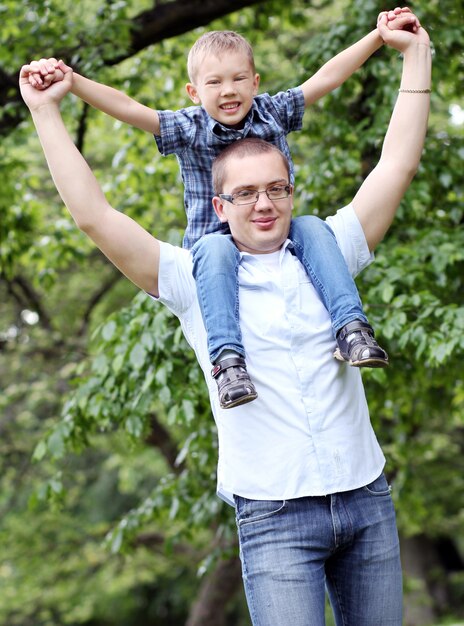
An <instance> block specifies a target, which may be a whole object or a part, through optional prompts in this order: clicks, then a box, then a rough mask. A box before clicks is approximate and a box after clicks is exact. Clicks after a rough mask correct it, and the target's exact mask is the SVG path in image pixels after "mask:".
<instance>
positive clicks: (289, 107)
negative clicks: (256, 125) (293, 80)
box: [271, 87, 305, 133]
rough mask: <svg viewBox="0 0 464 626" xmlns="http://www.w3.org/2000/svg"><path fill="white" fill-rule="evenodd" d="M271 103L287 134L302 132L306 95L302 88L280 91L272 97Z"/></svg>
mask: <svg viewBox="0 0 464 626" xmlns="http://www.w3.org/2000/svg"><path fill="white" fill-rule="evenodd" d="M271 101H272V105H273V107H274V109H275V111H276V113H277V116H278V118H279V121H280V124H281V126H282V128H283V129H284V131H285V132H286V133H291V132H292V131H294V130H301V127H302V124H303V115H304V112H305V103H304V95H303V91H302V89H301V87H295V88H293V89H287V91H280V92H279V93H276V94H275V95H274V96H271Z"/></svg>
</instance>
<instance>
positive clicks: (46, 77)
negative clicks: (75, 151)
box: [29, 58, 160, 135]
mask: <svg viewBox="0 0 464 626" xmlns="http://www.w3.org/2000/svg"><path fill="white" fill-rule="evenodd" d="M29 67H30V68H31V78H30V82H31V84H32V85H33V86H35V87H38V88H42V89H44V88H47V87H48V86H49V85H50V84H51V83H53V82H56V81H59V80H62V78H63V75H64V72H65V71H66V70H69V69H71V68H69V67H68V66H67V65H66V64H65V63H64V62H63V61H57V60H56V59H54V58H50V59H40V60H39V61H32V62H31V64H30V66H29ZM71 92H72V93H73V94H75V95H76V96H78V97H79V98H81V99H82V100H84V102H87V103H88V104H90V105H91V106H93V107H94V108H95V109H99V110H100V111H103V113H106V114H107V115H111V117H114V118H116V119H117V120H120V121H121V122H125V123H126V124H130V125H131V126H135V127H136V128H140V129H141V130H145V131H147V132H149V133H151V134H153V135H158V134H159V131H160V126H159V117H158V113H157V112H156V111H155V110H154V109H151V108H150V107H147V106H145V105H144V104H140V102H137V101H136V100H134V99H133V98H131V97H129V96H128V95H126V94H125V93H123V92H122V91H118V90H117V89H114V88H113V87H109V86H107V85H103V84H102V83H97V82H96V81H94V80H90V79H89V78H85V76H81V75H80V74H76V73H74V74H73V81H72V87H71Z"/></svg>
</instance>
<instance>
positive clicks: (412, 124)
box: [353, 16, 432, 250]
mask: <svg viewBox="0 0 464 626" xmlns="http://www.w3.org/2000/svg"><path fill="white" fill-rule="evenodd" d="M378 28H379V30H380V34H381V35H382V38H383V40H384V41H385V43H387V44H388V45H389V46H391V47H392V48H395V49H396V50H399V51H400V52H402V54H403V74H402V79H401V87H400V90H399V93H398V99H397V101H396V104H395V108H394V110H393V114H392V116H391V119H390V123H389V125H388V130H387V133H386V135H385V139H384V143H383V148H382V154H381V157H380V160H379V162H378V164H377V166H376V167H375V168H374V169H373V170H372V172H371V173H370V174H369V176H368V177H367V178H366V180H365V181H364V183H363V184H362V185H361V188H360V189H359V191H358V193H357V194H356V196H355V197H354V200H353V206H354V209H355V211H356V214H357V216H358V218H359V220H360V222H361V225H362V227H363V230H364V233H365V235H366V240H367V243H368V245H369V248H370V249H371V250H373V249H374V248H375V247H376V245H377V244H378V243H379V242H380V241H381V240H382V239H383V237H384V235H385V233H386V232H387V230H388V228H389V226H390V224H391V223H392V221H393V218H394V216H395V212H396V210H397V208H398V206H399V203H400V202H401V199H402V197H403V195H404V194H405V192H406V190H407V188H408V187H409V185H410V183H411V181H412V179H413V178H414V175H415V173H416V171H417V168H418V166H419V162H420V158H421V154H422V148H423V145H424V139H425V135H426V132H427V121H428V115H429V108H430V81H431V66H432V62H431V53H430V40H429V36H428V34H427V33H426V31H425V30H424V29H423V28H422V27H421V28H419V30H418V31H417V32H415V33H411V32H408V31H406V30H394V31H390V30H389V29H388V26H387V18H386V17H385V16H384V17H383V18H382V19H381V20H380V21H379V25H378Z"/></svg>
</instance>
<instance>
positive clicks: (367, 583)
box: [20, 15, 431, 626]
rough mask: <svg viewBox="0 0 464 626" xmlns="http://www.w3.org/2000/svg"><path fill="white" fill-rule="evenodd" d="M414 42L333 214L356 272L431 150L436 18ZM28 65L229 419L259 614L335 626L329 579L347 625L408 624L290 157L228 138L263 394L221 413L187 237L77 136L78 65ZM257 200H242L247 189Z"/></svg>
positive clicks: (91, 219)
mask: <svg viewBox="0 0 464 626" xmlns="http://www.w3.org/2000/svg"><path fill="white" fill-rule="evenodd" d="M379 30H380V33H381V36H382V38H383V39H384V41H385V42H386V43H387V44H389V45H390V46H391V47H393V48H395V49H396V50H399V51H401V52H402V54H403V75H402V82H401V88H400V93H399V96H398V101H397V103H396V105H395V109H394V111H393V114H392V118H391V121H390V124H389V127H388V130H387V133H386V136H385V140H384V145H383V149H382V155H381V158H380V161H379V163H378V165H377V166H376V168H375V169H374V170H373V171H372V172H371V174H370V175H369V177H368V178H367V179H366V180H365V181H364V183H363V184H362V186H361V188H360V189H359V191H358V192H357V194H356V195H355V197H354V199H353V201H352V203H351V204H350V205H348V206H347V207H344V208H343V209H341V210H340V211H339V212H338V213H337V214H336V215H335V216H332V217H331V218H329V220H328V222H329V224H330V226H331V228H332V230H333V231H334V233H335V235H336V238H337V242H338V244H339V246H340V248H341V250H342V253H343V255H344V257H345V260H346V262H347V265H348V267H349V269H350V271H351V272H352V273H353V274H356V273H357V272H358V271H360V270H361V269H363V267H365V266H366V265H367V264H368V263H369V262H370V260H371V251H372V250H373V249H374V248H375V246H376V245H377V244H378V243H379V242H380V241H381V239H382V238H383V236H384V235H385V233H386V231H387V229H388V227H389V225H390V224H391V222H392V219H393V217H394V214H395V211H396V209H397V206H398V204H399V202H400V200H401V198H402V196H403V194H404V193H405V191H406V189H407V188H408V186H409V184H410V182H411V180H412V178H413V176H414V173H415V171H416V169H417V167H418V164H419V161H420V155H421V151H422V146H423V141H424V137H425V133H426V127H427V118H428V110H429V93H430V74H431V56H430V45H429V38H428V35H427V33H426V32H425V30H424V29H422V28H419V29H418V30H417V31H416V32H408V31H399V30H396V31H390V30H389V28H388V16H387V15H383V16H382V18H381V19H380V22H379ZM30 71H31V68H30V66H24V67H23V68H22V70H21V75H20V83H21V90H22V94H23V97H24V100H25V101H26V103H27V105H28V106H29V108H30V110H31V114H32V117H33V120H34V123H35V125H36V128H37V132H38V134H39V137H40V141H41V143H42V146H43V149H44V152H45V155H46V158H47V161H48V164H49V168H50V171H51V173H52V176H53V178H54V181H55V184H56V186H57V189H58V191H59V193H60V195H61V197H62V198H63V200H64V202H65V203H66V205H67V207H68V209H69V210H70V212H71V214H72V215H73V217H74V219H75V221H76V223H77V225H78V226H79V228H81V229H82V230H83V231H84V232H86V233H87V234H88V235H89V237H91V238H92V239H93V241H94V242H95V243H96V244H97V246H99V248H100V249H101V250H102V251H103V252H104V253H105V254H106V255H107V256H108V258H109V259H110V260H111V261H112V262H113V263H114V264H115V265H116V266H117V267H118V268H119V269H120V270H121V271H122V272H123V273H124V274H125V275H126V276H127V277H128V278H129V279H130V280H132V281H133V282H134V283H135V284H136V285H138V286H139V287H140V288H141V289H143V290H145V291H146V292H147V293H149V294H152V295H153V296H154V297H156V298H160V300H161V301H162V302H164V303H165V304H166V305H167V306H168V307H169V308H170V309H171V310H173V311H174V312H175V313H176V315H178V317H179V318H180V321H181V324H182V327H183V330H184V333H185V335H186V337H187V339H188V340H189V342H190V343H191V344H192V346H193V348H194V349H195V352H196V355H197V357H198V360H199V362H200V364H201V366H202V368H203V371H204V373H205V378H206V382H207V384H208V388H209V391H210V398H211V405H212V408H213V413H214V415H215V419H216V422H217V426H218V436H219V449H220V458H219V463H218V492H219V494H220V495H221V496H222V497H223V498H224V499H226V500H227V501H229V502H230V503H231V504H234V505H235V507H236V512H237V526H238V530H239V538H240V554H241V559H242V567H243V578H244V583H245V590H246V594H247V600H248V605H249V609H250V614H251V618H252V621H253V624H254V626H288V625H289V624H291V625H292V626H309V625H310V624H311V625H315V626H320V625H323V624H324V595H325V594H324V585H325V584H327V587H328V590H329V594H330V599H331V603H332V607H333V610H334V614H335V617H336V621H337V624H344V625H345V626H346V625H350V626H381V625H385V626H387V625H389V626H390V625H391V626H399V625H400V624H401V568H400V561H399V547H398V536H397V530H396V523H395V514H394V510H393V505H392V501H391V498H390V492H389V488H388V485H387V483H386V480H385V477H384V475H383V473H382V470H383V466H384V463H385V460H384V457H383V454H382V451H381V449H380V446H379V444H378V442H377V440H376V437H375V435H374V432H373V430H372V427H371V425H370V421H369V415H368V410H367V404H366V399H365V395H364V390H363V387H362V382H361V378H360V374H359V371H358V370H356V369H354V368H350V367H347V366H346V364H344V363H339V362H338V361H335V360H334V359H333V357H332V353H333V348H334V339H333V336H332V333H331V327H330V318H329V316H328V314H327V311H326V309H325V308H324V307H323V305H322V303H321V301H320V300H319V298H318V297H317V295H316V292H315V290H314V288H313V286H312V284H311V283H310V282H309V280H308V278H307V275H306V273H305V272H304V270H303V268H302V266H301V264H300V262H299V261H298V260H297V259H296V257H295V256H294V254H293V253H292V249H291V246H290V245H289V243H288V241H287V236H288V232H289V224H290V220H291V213H292V208H293V189H292V187H291V185H290V184H289V177H288V176H289V174H288V164H287V163H286V160H285V158H284V157H283V155H282V154H281V153H280V152H279V151H277V149H276V148H275V147H274V146H272V145H269V144H266V143H264V142H261V141H260V140H243V141H242V142H236V143H235V144H234V145H232V146H230V147H228V148H226V150H224V151H223V152H222V153H221V155H220V156H219V157H218V159H217V160H216V162H215V164H214V168H213V178H214V184H215V189H216V193H217V195H216V197H215V198H214V201H213V202H214V209H215V211H216V213H217V215H218V217H219V219H220V220H221V221H223V222H228V224H229V227H230V230H231V233H232V237H233V239H234V242H235V244H236V246H237V249H238V251H239V254H240V267H239V284H240V323H241V325H242V332H243V337H244V344H245V350H246V353H247V358H248V363H249V370H250V373H251V375H252V377H253V380H255V381H256V386H257V388H258V391H259V397H258V398H257V400H256V401H255V402H252V403H250V404H249V405H245V406H239V407H236V408H234V409H231V410H228V411H224V410H223V409H221V408H220V407H219V404H218V399H217V393H216V390H215V383H214V380H213V379H212V377H211V374H210V371H209V370H210V365H209V357H208V351H207V345H206V333H205V329H204V326H203V323H202V321H201V314H200V309H199V306H198V301H197V298H196V290H195V284H194V280H193V277H192V260H191V257H190V253H189V252H188V251H186V250H182V249H179V248H175V247H173V246H170V245H169V244H166V243H163V242H160V241H158V240H156V239H154V238H153V237H152V236H151V235H150V234H149V233H147V232H146V231H145V230H143V229H142V228H141V227H140V226H138V225H137V224H136V223H135V222H134V221H133V220H131V219H130V218H129V217H127V216H125V215H124V214H122V213H119V212H118V211H116V210H115V209H113V208H112V207H111V206H110V205H109V204H108V202H107V200H106V199H105V197H104V195H103V193H102V191H101V189H100V187H99V186H98V183H97V181H96V180H95V178H94V176H93V174H92V172H91V170H90V169H89V167H88V166H87V164H86V163H85V161H84V159H83V158H82V156H81V155H80V154H79V152H78V150H77V149H76V147H75V146H74V145H73V143H72V141H71V139H70V137H69V135H68V133H67V131H66V129H65V127H64V124H63V122H62V119H61V115H60V112H59V102H60V100H61V99H62V98H63V97H64V95H65V94H66V93H67V92H68V91H69V88H70V82H71V81H70V77H69V76H67V75H66V76H65V78H64V80H63V81H62V82H58V83H55V84H53V85H51V86H50V87H49V88H48V89H46V90H44V91H38V90H35V89H34V88H33V87H32V86H31V85H30V84H29V81H28V75H29V73H30ZM244 197H245V198H246V199H247V200H250V201H251V202H250V203H247V204H242V200H243V198H244Z"/></svg>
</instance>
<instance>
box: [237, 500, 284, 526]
mask: <svg viewBox="0 0 464 626" xmlns="http://www.w3.org/2000/svg"><path fill="white" fill-rule="evenodd" d="M285 506H286V501H285V500H249V499H248V498H242V496H235V514H236V519H237V524H238V525H239V526H243V525H244V524H251V523H253V522H259V521H261V520H264V519H268V518H269V517H272V516H273V515H278V514H279V513H280V512H282V511H283V510H284V509H285Z"/></svg>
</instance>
